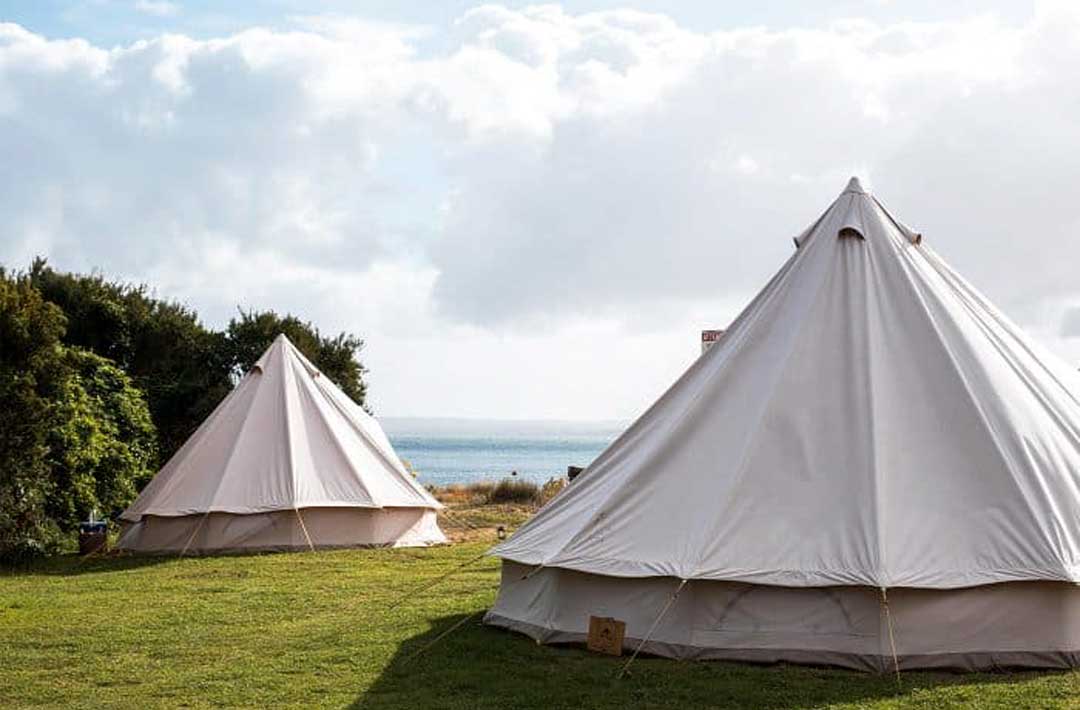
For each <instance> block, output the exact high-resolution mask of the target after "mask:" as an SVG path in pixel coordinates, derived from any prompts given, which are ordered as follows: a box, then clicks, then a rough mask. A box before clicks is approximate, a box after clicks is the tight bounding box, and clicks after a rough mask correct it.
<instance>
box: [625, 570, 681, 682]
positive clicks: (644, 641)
mask: <svg viewBox="0 0 1080 710" xmlns="http://www.w3.org/2000/svg"><path fill="white" fill-rule="evenodd" d="M689 581H690V580H688V579H684V580H682V581H681V582H679V586H678V587H675V591H674V592H672V593H671V598H669V599H668V600H667V604H665V605H664V608H663V609H661V610H660V614H659V615H658V616H657V617H656V619H655V620H654V621H653V622H652V626H650V627H649V630H648V631H647V632H646V633H645V636H644V638H642V639H641V643H639V644H638V645H637V648H635V649H634V653H633V655H631V656H630V660H628V661H627V662H626V665H625V666H623V667H622V669H620V670H619V674H618V675H616V676H615V677H616V678H622V677H623V676H624V675H626V671H628V670H629V669H630V664H631V663H633V662H634V659H635V658H637V657H638V654H639V653H641V649H642V648H644V647H645V644H647V643H648V642H649V639H650V638H652V635H653V631H656V627H657V625H659V623H660V620H661V619H663V618H664V614H666V613H668V609H670V608H671V605H672V604H674V603H675V600H676V599H678V598H679V592H681V591H682V590H683V587H685V586H686V583H687V582H689Z"/></svg>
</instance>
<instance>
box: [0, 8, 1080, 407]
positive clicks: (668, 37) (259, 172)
mask: <svg viewBox="0 0 1080 710" xmlns="http://www.w3.org/2000/svg"><path fill="white" fill-rule="evenodd" d="M9 5H10V6H9ZM215 5H216V6H215ZM234 5H239V3H217V4H213V3H208V2H195V1H191V0H130V1H129V0H86V1H84V2H70V3H62V2H55V1H43V2H36V3H19V4H15V3H4V2H0V22H3V23H4V24H0V216H2V218H0V263H3V264H5V265H8V266H25V265H26V264H27V263H28V262H29V260H30V259H31V258H32V257H33V256H34V255H39V254H40V255H46V256H48V257H49V259H50V260H51V261H52V262H53V264H55V265H56V266H58V267H60V268H64V269H71V270H89V269H99V270H101V271H103V272H105V273H107V274H110V275H115V276H120V277H124V278H128V279H132V280H139V281H146V282H147V283H150V284H153V285H154V286H155V287H156V289H157V291H158V294H159V295H161V296H165V297H168V298H174V299H179V300H182V301H185V302H187V303H189V304H190V305H192V306H194V307H195V308H197V309H198V310H199V312H200V313H201V314H202V315H203V317H204V319H205V320H206V321H207V322H208V323H209V324H211V325H220V324H222V323H223V322H225V321H227V320H228V318H229V317H230V316H231V315H233V314H235V312H236V308H237V306H243V307H257V308H275V309H278V310H281V311H290V312H293V313H296V314H298V315H300V316H302V317H304V318H307V319H310V320H313V321H315V322H316V323H317V324H318V325H320V327H322V328H323V329H324V330H326V331H337V330H342V329H347V330H350V331H353V332H356V333H358V334H360V335H362V336H363V337H364V338H365V339H366V340H367V343H368V345H367V349H366V351H365V355H364V360H365V362H366V363H367V364H368V365H369V366H370V368H371V370H372V373H371V385H372V402H373V405H374V407H375V409H376V411H377V413H378V414H381V415H387V416H408V415H416V416H469V417H491V418H498V417H511V418H557V419H625V418H630V417H632V416H634V415H635V414H637V413H639V412H640V411H641V410H642V409H643V408H644V407H645V406H646V405H647V404H648V403H649V402H651V401H652V400H653V399H654V398H655V397H656V396H657V395H659V394H660V393H661V392H662V391H663V390H664V389H665V388H666V386H667V385H669V384H670V383H671V381H672V380H673V379H674V378H675V377H676V376H677V375H678V374H679V373H680V372H681V371H682V370H683V369H684V368H685V367H686V366H687V365H688V364H689V363H690V362H691V361H692V360H693V358H694V357H695V356H696V355H697V353H698V350H699V346H698V342H697V340H698V333H699V331H700V329H702V328H709V327H723V326H724V325H726V324H727V323H728V322H729V321H730V320H731V319H732V318H733V317H734V316H735V315H736V314H737V313H738V311H739V310H740V309H741V307H742V306H743V305H744V304H745V303H746V301H747V300H748V299H749V298H750V297H751V296H752V295H753V294H754V292H755V291H756V290H757V288H758V287H760V286H761V285H762V284H763V283H764V282H765V280H766V279H767V278H768V277H769V276H770V275H771V274H772V272H773V271H774V270H775V269H777V268H778V267H779V266H780V264H781V263H782V262H783V260H784V259H786V258H787V257H788V255H789V254H790V250H791V249H792V244H791V236H792V235H794V234H796V233H798V232H799V231H800V230H801V229H803V228H804V227H805V226H806V225H808V224H809V223H810V222H811V221H813V219H814V218H816V217H817V215H818V214H819V213H820V212H821V211H822V210H823V209H824V208H825V207H826V206H827V205H828V203H829V202H830V201H831V200H832V199H833V198H834V197H835V195H836V194H837V193H838V192H839V191H840V190H841V189H842V188H843V186H844V183H845V182H846V179H847V177H848V176H849V175H851V174H859V175H860V176H862V177H863V179H864V182H865V183H868V184H869V185H870V186H871V188H872V189H873V190H874V192H875V193H876V194H877V195H878V196H879V198H881V199H882V201H883V202H884V203H885V204H886V205H888V206H889V208H890V209H891V210H892V211H893V212H894V213H896V214H897V215H898V216H899V217H900V218H901V219H904V220H905V221H907V222H909V223H911V224H912V225H913V226H915V227H917V228H918V229H919V230H920V231H922V232H923V233H924V234H925V235H926V239H927V241H928V242H929V243H932V245H933V246H934V248H935V249H936V250H937V251H938V252H939V253H941V254H943V255H944V256H945V257H946V258H947V259H948V260H949V261H950V262H951V263H952V264H953V266H955V267H956V268H957V269H959V270H960V271H961V273H963V274H965V275H966V276H967V277H968V278H969V279H970V280H971V281H972V282H974V284H975V285H976V286H977V287H978V288H980V289H982V290H983V291H984V292H985V293H986V294H987V295H989V296H990V298H991V299H992V300H993V301H995V302H996V303H997V304H998V305H999V306H1000V307H1002V308H1003V309H1004V310H1005V311H1006V312H1007V313H1008V314H1009V315H1010V316H1011V317H1013V318H1014V319H1015V320H1017V321H1018V322H1019V323H1020V324H1021V325H1022V326H1023V327H1025V328H1026V329H1027V330H1028V331H1029V332H1031V333H1032V334H1033V335H1034V336H1035V337H1036V338H1038V339H1040V340H1041V341H1043V342H1044V343H1045V344H1046V345H1048V346H1049V347H1050V348H1051V349H1053V350H1055V351H1056V352H1058V353H1059V354H1061V355H1063V356H1065V357H1067V358H1069V359H1070V360H1072V361H1080V266H1078V260H1077V256H1078V255H1080V190H1078V186H1080V128H1078V126H1080V79H1078V78H1077V77H1078V74H1077V71H1076V67H1078V66H1080V4H1077V3H1073V2H1067V1H1066V2H1060V3H1055V2H1035V3H1030V2H1009V3H1005V2H996V3H995V2H979V3H976V2H967V1H961V2H954V3H940V2H937V1H935V2H929V1H923V0H917V1H914V2H898V1H897V2H888V1H887V0H865V1H860V0H838V1H836V2H832V3H812V4H811V3H803V2H779V1H777V2H763V3H715V2H706V1H705V0H701V2H696V3H692V2H658V1H651V0H638V1H637V2H635V1H634V0H624V1H622V2H619V1H616V0H592V1H582V2H567V3H564V4H563V5H561V6H560V5H531V6H530V5H528V4H525V3H508V4H503V5H474V4H473V3H469V2H464V1H462V0H452V1H450V2H441V3H430V2H420V1H415V2H402V1H400V0H370V1H368V2H359V1H358V2H316V1H310V0H305V1H303V2H301V1H300V0H295V1H293V0H277V1H269V0H268V1H264V2H250V3H244V4H243V10H239V9H233V6H234ZM810 5H812V7H813V9H809V7H808V6H810ZM943 5H944V6H947V7H946V8H944V9H943V8H942V6H943Z"/></svg>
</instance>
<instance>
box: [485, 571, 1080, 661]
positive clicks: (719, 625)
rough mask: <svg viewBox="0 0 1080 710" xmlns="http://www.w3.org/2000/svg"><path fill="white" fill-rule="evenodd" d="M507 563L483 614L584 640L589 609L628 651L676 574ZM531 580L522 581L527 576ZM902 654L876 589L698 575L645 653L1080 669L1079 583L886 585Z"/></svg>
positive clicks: (544, 638)
mask: <svg viewBox="0 0 1080 710" xmlns="http://www.w3.org/2000/svg"><path fill="white" fill-rule="evenodd" d="M532 570H533V568H531V567H528V566H525V565H519V564H517V563H514V562H509V561H504V562H503V574H502V585H501V588H500V590H499V598H498V600H497V601H496V603H495V606H494V607H493V608H492V610H491V611H490V612H488V614H487V616H486V617H485V619H484V621H485V623H487V624H490V625H493V626H499V627H502V628H506V629H510V630H513V631H517V632H520V633H523V634H526V635H527V636H530V637H531V638H533V639H535V640H536V641H538V642H540V643H553V644H558V643H570V644H580V643H584V642H585V640H586V636H587V630H588V625H589V617H590V616H607V617H614V618H616V619H621V620H622V621H624V622H626V638H625V640H624V647H623V648H624V651H625V652H627V653H632V652H633V650H634V649H635V648H637V646H638V644H639V643H640V642H641V638H642V636H644V635H645V634H646V632H647V631H648V629H649V627H650V626H651V625H652V623H653V622H654V621H655V619H656V617H657V615H658V614H659V613H660V610H661V609H662V608H663V607H664V605H665V604H666V603H667V601H668V600H669V599H670V598H671V594H672V593H673V592H674V590H675V588H676V587H677V586H678V583H679V580H676V579H672V578H665V577H651V578H617V577H607V576H604V575H594V574H586V573H582V572H574V571H570V570H563V569H553V568H545V569H541V570H540V571H538V572H535V573H533V574H531V575H529V572H530V571H532ZM526 577H527V578H526ZM889 616H891V617H892V623H893V630H894V636H895V642H896V652H897V656H896V659H895V660H894V657H893V655H892V650H891V646H890V644H889V639H888V618H887V617H886V615H885V613H884V610H883V608H882V606H881V598H880V592H879V590H877V589H873V588H869V587H803V588H793V587H768V586H762V585H754V584H743V583H735V582H712V581H691V582H690V583H689V584H687V585H686V587H685V588H684V589H683V590H682V592H681V593H680V595H679V597H678V599H677V600H676V602H675V603H674V604H673V605H672V606H671V609H670V611H668V613H667V614H665V615H664V617H663V619H661V621H660V623H659V624H658V625H657V627H656V630H655V632H654V633H653V635H652V637H651V638H650V640H649V641H648V642H647V643H646V644H645V645H644V647H643V648H642V652H643V653H647V654H651V655H656V656H664V657H668V658H677V659H685V660H728V661H744V662H750V663H797V664H806V665H815V666H837V667H842V668H850V669H855V670H861V671H870V672H877V673H889V672H892V671H893V670H894V664H895V663H896V662H899V666H900V670H901V671H907V670H916V669H942V670H960V671H979V670H1001V669H1011V668H1059V669H1064V668H1080V585H1074V584H1068V583H1061V582H1010V583H1003V584H994V585H986V586H982V587H970V588H966V589H951V590H934V589H906V588H898V589H890V590H889Z"/></svg>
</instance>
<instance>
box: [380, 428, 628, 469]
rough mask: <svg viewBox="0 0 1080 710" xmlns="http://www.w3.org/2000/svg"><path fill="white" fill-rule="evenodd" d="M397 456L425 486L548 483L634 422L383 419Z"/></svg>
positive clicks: (594, 453)
mask: <svg viewBox="0 0 1080 710" xmlns="http://www.w3.org/2000/svg"><path fill="white" fill-rule="evenodd" d="M379 421H380V423H381V424H382V426H383V429H384V430H385V431H386V434H387V436H388V437H389V438H390V442H391V443H392V444H393V446H394V449H395V450H396V451H397V454H398V456H400V457H401V458H402V459H404V460H405V461H407V462H408V464H409V466H411V467H412V469H413V470H414V471H415V472H416V474H417V479H418V480H419V481H420V482H422V483H424V484H426V485H450V484H455V483H473V482H477V481H496V480H499V479H502V478H506V477H510V476H514V477H519V478H522V479H525V480H530V481H534V482H536V483H543V482H544V481H546V480H548V479H549V478H553V477H558V476H565V475H566V470H567V467H568V466H582V467H584V466H587V465H589V464H590V463H591V462H592V461H593V459H595V458H596V457H597V456H598V455H599V454H600V453H601V452H602V451H603V450H604V449H605V448H607V446H608V445H609V444H610V443H611V442H612V441H614V440H615V438H616V437H618V436H619V434H620V433H622V431H623V430H624V429H625V428H626V427H627V426H628V424H629V422H625V421H618V420H601V421H565V420H554V419H494V418H483V419H481V418H466V417H385V418H380V419H379Z"/></svg>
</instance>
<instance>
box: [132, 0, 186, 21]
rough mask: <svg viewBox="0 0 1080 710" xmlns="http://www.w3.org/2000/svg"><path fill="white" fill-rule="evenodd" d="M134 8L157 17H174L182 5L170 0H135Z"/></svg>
mask: <svg viewBox="0 0 1080 710" xmlns="http://www.w3.org/2000/svg"><path fill="white" fill-rule="evenodd" d="M134 8H135V10H136V11H138V12H142V13H145V14H147V15H154V16H156V17H174V16H175V15H177V14H179V12H180V6H179V5H178V4H176V3H174V2H169V1H168V0H135V5H134Z"/></svg>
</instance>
